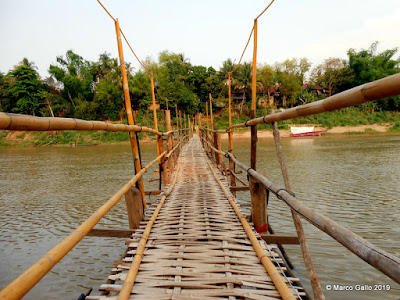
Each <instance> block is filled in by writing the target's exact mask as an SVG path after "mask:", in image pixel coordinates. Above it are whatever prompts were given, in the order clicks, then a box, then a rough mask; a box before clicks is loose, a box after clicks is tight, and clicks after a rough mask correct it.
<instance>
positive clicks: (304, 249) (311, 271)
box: [273, 122, 326, 300]
mask: <svg viewBox="0 0 400 300" xmlns="http://www.w3.org/2000/svg"><path fill="white" fill-rule="evenodd" d="M273 128H274V131H273V134H274V140H275V147H276V153H277V155H278V159H279V163H280V166H281V171H282V177H283V181H284V183H285V188H286V190H287V191H288V192H289V193H291V192H292V187H291V184H290V179H289V173H288V171H287V168H286V163H285V158H284V156H283V151H282V145H281V137H280V134H279V130H278V124H277V122H274V123H273ZM290 211H291V213H292V218H293V223H294V227H295V228H296V232H297V236H298V238H299V242H300V248H301V253H302V255H303V259H304V263H305V265H306V269H307V274H308V277H309V279H310V282H311V287H312V289H313V293H314V297H315V299H317V300H324V299H326V298H325V295H324V292H323V291H322V288H321V285H320V283H319V279H318V275H317V271H316V270H315V267H314V264H313V261H312V257H311V253H310V249H309V248H308V243H307V240H306V236H305V234H304V229H303V224H302V222H301V220H300V218H299V216H298V215H297V214H296V212H295V211H294V210H293V209H291V210H290Z"/></svg>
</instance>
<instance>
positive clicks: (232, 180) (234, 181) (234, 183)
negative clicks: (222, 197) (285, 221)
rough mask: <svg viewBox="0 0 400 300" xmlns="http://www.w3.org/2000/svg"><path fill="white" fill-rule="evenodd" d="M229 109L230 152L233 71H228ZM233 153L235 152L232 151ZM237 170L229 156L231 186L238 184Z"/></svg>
mask: <svg viewBox="0 0 400 300" xmlns="http://www.w3.org/2000/svg"><path fill="white" fill-rule="evenodd" d="M228 110H229V130H228V152H229V153H232V151H233V131H232V128H230V127H231V126H232V91H231V73H228ZM232 154H233V153H232ZM233 172H235V163H234V162H233V160H232V158H230V157H229V175H230V178H231V186H236V179H235V176H234V175H233ZM232 194H233V196H235V197H236V192H234V191H232Z"/></svg>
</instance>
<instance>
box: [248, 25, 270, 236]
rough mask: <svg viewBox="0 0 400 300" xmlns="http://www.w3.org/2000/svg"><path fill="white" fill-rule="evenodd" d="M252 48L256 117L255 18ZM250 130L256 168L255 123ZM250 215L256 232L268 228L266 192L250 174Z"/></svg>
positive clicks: (253, 108) (252, 99) (253, 113)
mask: <svg viewBox="0 0 400 300" xmlns="http://www.w3.org/2000/svg"><path fill="white" fill-rule="evenodd" d="M253 37H254V48H253V68H252V78H251V79H252V80H251V111H250V117H251V118H252V119H254V118H255V117H256V106H257V105H256V104H257V103H256V102H257V19H254V33H253ZM250 130H251V157H250V167H251V168H252V169H254V170H255V169H256V163H257V125H253V126H250ZM249 186H250V195H251V217H252V221H253V223H254V227H255V228H256V230H257V232H259V233H261V232H264V231H267V230H268V215H267V193H266V191H265V188H264V187H263V186H262V184H261V183H260V182H258V181H257V180H255V179H254V178H253V177H251V176H250V178H249Z"/></svg>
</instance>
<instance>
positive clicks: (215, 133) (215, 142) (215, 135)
mask: <svg viewBox="0 0 400 300" xmlns="http://www.w3.org/2000/svg"><path fill="white" fill-rule="evenodd" d="M214 130H215V128H214ZM218 137H219V134H218V133H217V132H216V131H214V132H213V140H214V148H217V149H219V148H218ZM214 154H215V164H216V165H217V166H220V165H221V160H220V154H219V153H217V152H214Z"/></svg>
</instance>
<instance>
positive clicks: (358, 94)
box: [230, 73, 400, 128]
mask: <svg viewBox="0 0 400 300" xmlns="http://www.w3.org/2000/svg"><path fill="white" fill-rule="evenodd" d="M399 94H400V73H398V74H395V75H391V76H388V77H385V78H382V79H379V80H375V81H372V82H369V83H365V84H363V85H360V86H357V87H354V88H352V89H350V90H347V91H344V92H341V93H338V94H335V95H333V96H330V97H328V98H326V99H323V100H319V101H315V102H312V103H308V104H304V105H300V106H296V107H293V108H289V109H287V110H285V111H284V112H279V113H275V114H271V115H266V116H264V117H260V118H255V119H251V120H248V121H246V122H245V123H240V124H236V125H232V126H231V127H230V128H240V127H246V126H251V125H257V124H263V123H273V122H278V121H283V120H288V119H294V118H298V117H302V116H309V115H314V114H319V113H323V112H328V111H332V110H337V109H341V108H345V107H349V106H354V105H359V104H362V103H366V102H371V101H374V100H379V99H383V98H386V97H392V96H396V95H399Z"/></svg>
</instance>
